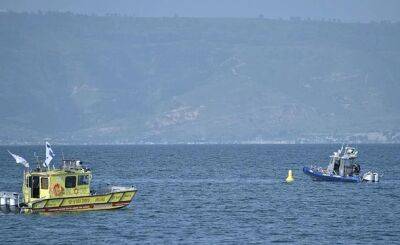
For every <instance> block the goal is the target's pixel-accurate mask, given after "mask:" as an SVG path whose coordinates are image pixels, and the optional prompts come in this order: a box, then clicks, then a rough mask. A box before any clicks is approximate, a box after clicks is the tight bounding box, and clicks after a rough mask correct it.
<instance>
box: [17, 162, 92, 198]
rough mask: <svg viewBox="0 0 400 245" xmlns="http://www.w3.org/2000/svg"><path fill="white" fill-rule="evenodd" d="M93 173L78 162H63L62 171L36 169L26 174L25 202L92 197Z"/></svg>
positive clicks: (23, 189) (23, 190)
mask: <svg viewBox="0 0 400 245" xmlns="http://www.w3.org/2000/svg"><path fill="white" fill-rule="evenodd" d="M91 180H92V173H91V171H90V170H89V169H87V168H85V167H82V166H81V164H80V161H78V160H63V167H62V168H60V169H40V168H38V169H36V170H33V171H29V172H25V173H24V184H23V187H22V192H23V194H24V202H25V203H29V202H32V201H35V200H38V199H50V198H60V197H78V196H86V195H90V182H91Z"/></svg>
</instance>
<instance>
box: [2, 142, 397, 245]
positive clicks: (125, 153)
mask: <svg viewBox="0 0 400 245" xmlns="http://www.w3.org/2000/svg"><path fill="white" fill-rule="evenodd" d="M338 148H339V146H337V145H207V146H183V145H177V146H53V150H54V151H55V153H56V154H57V156H56V158H55V161H54V162H59V160H60V159H59V158H60V157H61V151H63V152H64V155H65V156H66V157H76V158H80V159H82V160H84V161H87V162H89V163H90V166H91V167H92V169H93V174H94V182H95V183H111V184H116V185H128V186H130V185H134V186H136V187H137V188H138V189H139V192H138V194H137V196H136V197H135V198H134V200H133V202H132V204H131V205H130V206H129V207H128V208H125V209H121V210H116V211H96V212H83V213H61V214H51V215H43V214H35V215H24V214H13V213H0V217H1V221H2V222H1V224H0V239H1V242H0V243H1V244H8V243H16V244H22V243H29V244H43V243H49V244H71V243H81V244H82V243H83V244H105V243H118V244H129V243H141V244H142V243H153V244H159V243H167V244H170V243H183V244H187V243H203V244H232V243H239V244H247V243H278V242H279V243H300V244H310V243H318V244H321V243H325V244H332V243H339V244H340V243H342V244H363V243H375V244H376V243H378V244H388V243H399V242H400V204H399V203H400V191H399V183H400V178H399V177H400V145H359V146H358V149H359V151H360V159H359V160H360V163H361V168H362V170H376V171H378V172H379V173H380V174H381V182H379V183H358V184H354V183H327V182H313V181H311V180H310V179H309V177H307V176H305V175H304V174H303V173H302V172H301V169H302V166H303V165H310V164H312V163H321V164H322V165H326V162H327V161H328V156H329V155H330V154H331V153H332V152H333V151H335V150H337V149H338ZM7 149H9V150H10V151H12V152H15V153H16V154H20V155H22V156H24V157H26V158H27V159H28V160H30V162H31V163H33V162H34V158H33V152H37V153H39V154H41V155H44V146H18V147H16V146H9V147H0V165H1V168H2V171H1V175H0V190H5V191H20V186H21V182H22V177H21V176H22V167H21V166H16V165H15V162H13V159H12V158H11V157H10V156H9V155H8V153H7V152H6V150H7ZM288 169H293V171H294V174H295V182H294V183H292V184H290V185H288V184H285V183H284V182H283V181H284V179H285V177H286V174H287V170H288Z"/></svg>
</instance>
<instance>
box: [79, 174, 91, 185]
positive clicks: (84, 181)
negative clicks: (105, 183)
mask: <svg viewBox="0 0 400 245" xmlns="http://www.w3.org/2000/svg"><path fill="white" fill-rule="evenodd" d="M88 184H89V175H79V176H78V185H88Z"/></svg>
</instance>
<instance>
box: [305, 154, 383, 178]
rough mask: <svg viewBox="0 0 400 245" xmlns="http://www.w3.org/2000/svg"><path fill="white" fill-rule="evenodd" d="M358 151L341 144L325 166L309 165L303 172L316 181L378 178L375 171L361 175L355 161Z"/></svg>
mask: <svg viewBox="0 0 400 245" xmlns="http://www.w3.org/2000/svg"><path fill="white" fill-rule="evenodd" d="M357 155H358V151H357V150H356V149H355V148H354V147H346V148H344V149H343V146H342V148H341V149H339V150H338V151H336V152H334V153H333V155H332V156H330V158H331V160H330V162H329V165H328V167H327V168H322V167H317V166H311V167H304V168H303V172H304V173H305V174H306V175H308V176H310V177H311V178H312V179H313V180H316V181H335V182H361V181H373V182H377V181H378V180H379V177H378V174H377V173H372V172H368V173H366V174H365V175H361V168H360V165H359V164H358V163H357Z"/></svg>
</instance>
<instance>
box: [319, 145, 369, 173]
mask: <svg viewBox="0 0 400 245" xmlns="http://www.w3.org/2000/svg"><path fill="white" fill-rule="evenodd" d="M357 154H358V152H357V151H356V150H355V148H352V147H346V148H345V149H344V152H343V151H342V150H339V151H337V152H334V153H333V155H332V156H331V160H330V162H329V165H328V168H327V171H328V173H332V174H334V175H340V176H353V175H358V174H359V173H360V170H361V169H360V165H359V164H358V163H357Z"/></svg>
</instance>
